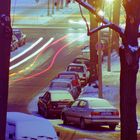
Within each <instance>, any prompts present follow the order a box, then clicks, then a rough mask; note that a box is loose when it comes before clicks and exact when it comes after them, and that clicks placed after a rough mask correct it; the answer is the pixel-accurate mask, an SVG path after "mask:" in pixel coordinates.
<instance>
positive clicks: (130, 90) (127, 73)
mask: <svg viewBox="0 0 140 140" xmlns="http://www.w3.org/2000/svg"><path fill="white" fill-rule="evenodd" d="M120 60H121V74H120V112H121V140H137V122H136V79H137V78H136V76H137V70H136V69H133V68H132V67H130V66H128V64H127V62H126V60H125V51H124V49H120Z"/></svg>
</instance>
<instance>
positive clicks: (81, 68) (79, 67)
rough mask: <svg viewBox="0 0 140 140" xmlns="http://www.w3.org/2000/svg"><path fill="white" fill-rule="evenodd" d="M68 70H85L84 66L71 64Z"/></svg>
mask: <svg viewBox="0 0 140 140" xmlns="http://www.w3.org/2000/svg"><path fill="white" fill-rule="evenodd" d="M68 70H69V71H76V72H84V68H83V67H82V66H69V67H68Z"/></svg>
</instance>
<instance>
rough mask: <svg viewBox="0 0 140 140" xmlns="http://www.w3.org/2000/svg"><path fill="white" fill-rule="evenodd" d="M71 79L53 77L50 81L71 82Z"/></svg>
mask: <svg viewBox="0 0 140 140" xmlns="http://www.w3.org/2000/svg"><path fill="white" fill-rule="evenodd" d="M71 81H72V79H64V78H63V79H62V78H55V79H53V80H52V81H51V83H52V82H65V83H71Z"/></svg>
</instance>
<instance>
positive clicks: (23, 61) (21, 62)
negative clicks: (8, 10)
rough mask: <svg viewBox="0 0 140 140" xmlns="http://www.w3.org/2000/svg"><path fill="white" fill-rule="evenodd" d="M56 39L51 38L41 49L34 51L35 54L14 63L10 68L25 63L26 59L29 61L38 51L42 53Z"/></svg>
mask: <svg viewBox="0 0 140 140" xmlns="http://www.w3.org/2000/svg"><path fill="white" fill-rule="evenodd" d="M53 40H54V38H51V39H50V40H49V41H48V42H47V43H45V44H44V45H43V46H42V47H41V48H40V49H38V50H37V51H36V52H34V53H33V54H31V55H30V56H28V57H26V58H25V59H23V60H22V61H20V62H19V63H17V64H15V65H13V66H11V67H10V70H12V69H14V68H16V67H18V66H19V65H21V64H23V63H25V62H26V61H28V60H29V59H31V58H33V57H34V56H35V55H37V54H38V53H40V52H41V51H42V50H43V49H45V48H46V47H47V46H48V45H49V44H50V43H51V42H52V41H53Z"/></svg>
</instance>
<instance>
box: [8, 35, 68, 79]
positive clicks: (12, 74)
mask: <svg viewBox="0 0 140 140" xmlns="http://www.w3.org/2000/svg"><path fill="white" fill-rule="evenodd" d="M67 36H68V35H65V36H63V37H61V38H59V39H57V40H55V41H54V42H52V43H51V44H50V45H48V47H47V48H46V49H48V48H49V47H51V46H52V45H55V44H57V43H58V42H60V41H62V40H64V39H65V38H66V37H67ZM43 51H45V49H43V50H42V51H41V52H40V53H39V54H38V55H37V56H36V57H35V59H34V61H33V63H31V64H30V66H28V67H26V68H24V69H23V70H20V71H18V72H16V73H11V74H10V75H9V76H10V77H12V76H15V75H16V74H20V73H22V72H24V71H26V70H29V69H30V68H31V67H33V65H34V64H35V62H37V60H38V58H39V56H40V55H41V54H42V53H43Z"/></svg>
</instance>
